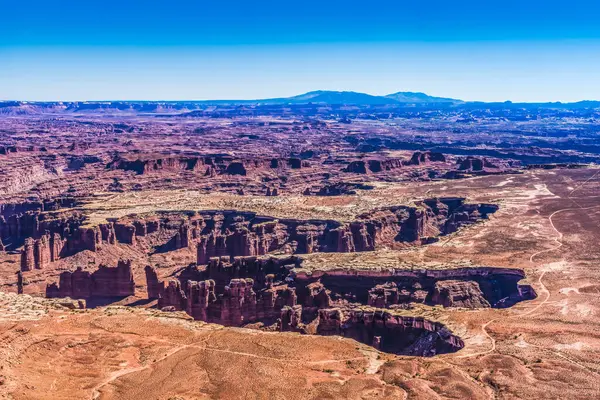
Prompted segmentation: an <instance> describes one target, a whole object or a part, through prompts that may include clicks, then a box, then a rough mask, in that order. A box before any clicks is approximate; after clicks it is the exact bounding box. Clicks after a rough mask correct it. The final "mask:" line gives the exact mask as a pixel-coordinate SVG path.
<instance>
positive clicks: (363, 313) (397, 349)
mask: <svg viewBox="0 0 600 400" xmlns="http://www.w3.org/2000/svg"><path fill="white" fill-rule="evenodd" d="M317 333H318V334H319V335H325V336H329V335H339V336H344V337H349V338H352V339H355V340H357V341H359V342H362V343H365V344H368V345H373V344H375V345H376V346H377V347H378V348H379V349H381V350H382V351H385V352H388V353H395V354H404V355H411V356H434V355H436V354H443V353H449V352H454V351H457V350H460V349H462V348H463V347H464V342H463V341H462V340H461V339H460V338H459V337H458V336H455V335H453V334H452V333H451V332H450V330H449V329H448V328H446V327H445V326H444V325H442V324H440V323H438V322H432V321H428V320H426V319H424V318H420V317H408V316H399V315H394V314H392V313H389V312H386V311H382V310H344V309H341V308H331V309H321V310H319V314H318V322H317Z"/></svg>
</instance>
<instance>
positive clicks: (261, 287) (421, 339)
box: [146, 255, 535, 356]
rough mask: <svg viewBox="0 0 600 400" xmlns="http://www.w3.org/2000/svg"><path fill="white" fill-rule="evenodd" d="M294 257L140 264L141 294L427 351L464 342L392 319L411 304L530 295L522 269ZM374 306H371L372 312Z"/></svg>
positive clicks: (395, 349) (202, 310) (228, 321)
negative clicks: (315, 267)
mask: <svg viewBox="0 0 600 400" xmlns="http://www.w3.org/2000/svg"><path fill="white" fill-rule="evenodd" d="M298 267H301V259H299V258H298V257H297V256H293V255H290V256H285V257H284V256H281V257H260V258H259V257H255V256H250V257H236V258H234V259H233V260H232V259H230V258H229V257H227V256H224V257H214V258H211V259H210V260H209V262H208V264H207V265H206V266H196V265H190V266H188V267H187V268H185V269H183V270H181V271H180V273H179V275H178V276H177V279H170V280H169V281H168V282H163V281H161V280H160V279H159V278H158V274H157V272H156V270H155V269H154V268H152V267H146V280H147V283H148V297H149V298H157V299H158V307H159V308H161V309H163V310H176V311H185V312H187V313H188V314H189V315H191V316H192V317H193V318H194V319H197V320H201V321H207V322H214V323H219V324H223V325H231V326H243V325H247V324H253V323H260V324H261V325H264V326H271V327H274V328H272V329H278V330H281V331H296V332H303V333H308V334H321V335H342V336H346V337H351V338H354V339H356V340H358V341H361V342H363V343H367V344H369V345H373V346H375V347H377V348H379V349H381V350H384V351H388V352H392V353H397V354H408V355H421V356H431V355H435V354H439V353H444V352H450V351H456V350H458V349H460V348H462V347H463V342H462V340H460V338H458V337H456V336H454V335H452V334H451V332H450V331H449V330H448V329H447V328H445V327H444V326H443V325H441V324H439V323H435V322H431V321H427V320H424V319H422V318H413V317H406V316H398V315H396V314H394V313H393V311H386V310H394V309H402V308H406V307H407V306H408V305H409V304H410V303H426V304H431V305H442V306H444V307H466V308H482V307H507V306H510V305H512V304H514V303H515V302H517V301H521V300H525V299H530V298H533V297H535V292H534V291H533V289H532V288H531V287H530V286H528V285H523V284H520V283H519V281H520V280H521V279H523V278H524V273H523V271H521V270H513V269H500V268H489V267H472V268H457V269H447V270H427V269H421V270H379V271H373V270H365V271H360V270H355V269H353V270H326V271H315V272H313V273H306V272H305V271H304V270H302V269H299V268H298ZM373 308H375V310H374V309H373Z"/></svg>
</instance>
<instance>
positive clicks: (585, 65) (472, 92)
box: [0, 0, 600, 101]
mask: <svg viewBox="0 0 600 400" xmlns="http://www.w3.org/2000/svg"><path fill="white" fill-rule="evenodd" d="M317 89H330V90H354V91H362V92H367V93H371V94H387V93H391V92H395V91H424V92H427V93H429V94H433V95H438V96H448V97H456V98H462V99H465V100H486V101H503V100H507V99H510V100H513V101H554V100H561V101H577V100H582V99H600V2H599V1H597V0H596V1H592V0H571V1H569V2H564V1H561V2H559V1H553V0H545V1H541V0H520V1H516V0H504V1H491V0H490V1H488V0H478V1H474V0H466V1H460V0H456V1H450V0H445V1H438V0H429V1H415V0H411V1H404V0H394V1H391V0H389V1H388V0H381V1H368V2H367V1H360V2H358V1H338V0H333V1H326V0H320V1H314V0H305V1H295V0H287V1H284V0H279V1H250V0H247V1H215V0H213V1H202V0H195V1H194V0H172V1H170V2H169V1H161V2H155V1H152V0H146V1H139V0H121V1H115V0H104V1H99V2H96V1H84V0H77V1H71V0H59V1H47V0H46V1H39V0H29V1H20V0H18V1H17V0H0V99H18V100H104V99H115V100H116V99H165V100H168V99H231V98H239V99H247V98H265V97H279V96H289V95H294V94H299V93H302V92H306V91H309V90H317Z"/></svg>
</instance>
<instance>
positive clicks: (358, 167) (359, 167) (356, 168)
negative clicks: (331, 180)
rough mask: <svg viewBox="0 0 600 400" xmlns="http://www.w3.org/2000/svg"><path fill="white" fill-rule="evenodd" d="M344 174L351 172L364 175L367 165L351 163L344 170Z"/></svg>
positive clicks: (362, 162) (359, 162)
mask: <svg viewBox="0 0 600 400" xmlns="http://www.w3.org/2000/svg"><path fill="white" fill-rule="evenodd" d="M345 171H346V172H351V173H353V174H366V173H367V164H366V162H364V161H352V162H351V163H350V164H348V166H347V167H346V168H345Z"/></svg>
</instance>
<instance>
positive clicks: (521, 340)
mask: <svg viewBox="0 0 600 400" xmlns="http://www.w3.org/2000/svg"><path fill="white" fill-rule="evenodd" d="M25 120H26V119H25ZM127 121H128V122H127V123H128V124H130V125H132V126H133V125H135V124H134V123H132V122H131V121H130V120H127ZM136 121H137V120H136ZM13 123H14V124H16V122H14V121H13ZM20 123H23V124H26V123H27V122H20ZM136 123H138V124H139V122H136ZM147 124H150V123H147ZM94 126H96V125H94ZM147 126H148V125H144V127H146V131H147V130H148V128H147ZM160 126H161V127H162V126H163V125H160ZM164 126H165V127H166V126H167V125H164ZM125 129H126V128H125ZM161 129H163V128H161ZM164 129H174V128H164ZM213 129H217V128H213ZM252 129H255V128H252ZM256 129H258V130H260V129H262V128H256ZM311 129H312V128H311ZM338 129H340V130H341V129H342V128H341V127H340V126H339V125H336V124H332V125H331V130H332V131H334V132H335V131H337V130H338ZM17 130H18V129H17ZM252 132H254V131H252ZM21 133H22V132H21ZM175 134H177V133H175ZM313 134H314V132H313ZM136 137H137V138H138V140H139V141H140V142H139V143H136V144H134V146H137V147H139V148H142V147H143V146H145V145H148V143H145V144H144V143H142V139H139V136H136ZM309 137H310V138H313V139H314V137H316V136H309ZM213 139H214V143H217V142H218V140H217V139H218V137H217V136H215V138H213ZM213 139H210V138H209V139H208V141H209V142H210V140H213ZM71 140H72V138H69V140H68V141H71ZM119 140H123V139H119ZM144 140H146V141H147V140H158V139H157V138H156V137H150V139H144ZM315 140H316V139H315ZM65 141H67V140H65ZM50 142H52V141H49V143H50ZM284 142H285V141H278V142H277V143H276V145H274V146H272V147H271V148H270V150H269V151H270V152H272V153H273V154H276V153H277V152H278V151H282V152H283V150H281V149H280V148H278V147H277V146H284ZM173 143H179V144H181V146H182V147H185V146H187V143H188V142H185V141H183V140H181V139H177V140H175V139H173V142H172V143H170V144H169V146H175V145H174V144H173ZM183 143H185V145H184V144H183ZM103 146H104V144H101V145H100V147H101V148H100V149H99V150H97V153H95V154H96V155H100V154H106V151H107V150H106V149H104V148H103ZM75 147H76V146H75ZM95 148H96V147H94V146H92V147H91V149H92V150H89V149H88V150H87V152H88V153H89V152H90V151H92V152H95V151H96V150H94V149H95ZM173 148H175V147H173ZM52 151H53V150H50V152H52ZM336 151H337V154H339V155H340V157H341V155H343V157H342V158H343V159H344V160H346V161H344V163H343V165H344V166H345V165H347V164H348V162H349V161H348V160H351V159H353V157H356V156H355V155H353V153H352V151H351V150H349V149H346V148H340V149H337V150H336ZM19 154H26V157H40V156H39V153H38V152H37V150H36V151H34V152H33V153H18V152H17V153H16V155H15V154H12V155H11V157H13V156H14V157H13V158H11V159H10V163H9V162H5V161H3V160H2V159H1V157H7V156H2V155H0V167H3V168H4V171H7V170H9V169H10V168H16V167H15V164H12V163H13V162H15V158H16V157H17V156H18V155H19ZM128 154H134V153H128ZM411 155H412V152H404V151H403V152H399V153H393V154H392V153H386V155H385V156H386V157H387V159H389V158H391V157H400V158H403V159H406V160H407V159H409V158H410V157H411ZM239 156H240V155H239V154H237V155H234V157H232V159H233V160H236V159H239V158H240V157H239ZM41 157H42V158H43V157H45V156H41ZM99 157H100V156H99ZM144 157H146V159H147V158H148V157H149V156H148V155H147V154H145V155H144ZM152 157H154V158H156V157H155V156H154V155H153V156H152ZM178 157H182V156H181V155H178ZM185 157H188V155H186V156H185ZM254 157H255V158H256V157H257V156H256V155H255V156H254ZM80 158H81V156H80ZM134 158H135V157H134ZM249 158H250V159H251V158H252V157H249ZM105 161H106V160H105ZM321 161H322V159H321ZM321 161H320V162H321ZM454 161H455V160H454V159H453V158H451V157H447V158H446V161H445V162H443V163H442V164H439V166H435V165H436V164H435V163H433V162H429V161H427V162H425V163H423V164H421V165H407V166H406V167H405V168H403V169H401V170H402V171H403V172H401V173H400V172H399V173H398V174H394V173H393V172H386V173H385V176H384V177H383V178H382V177H381V175H377V174H371V173H369V174H359V175H357V176H356V175H354V174H352V173H350V171H349V169H345V170H344V172H342V173H339V168H337V167H336V169H335V171H336V172H332V171H334V169H330V168H331V167H330V164H328V163H327V162H323V164H322V166H319V167H317V166H315V165H316V162H315V161H312V162H313V165H312V166H311V167H310V169H311V170H310V171H309V172H306V169H308V167H307V168H306V169H305V168H302V169H300V170H297V171H296V170H294V171H291V172H290V171H287V172H286V174H288V175H287V176H286V177H284V178H283V179H282V177H281V175H282V174H281V171H279V176H278V177H276V176H277V174H271V172H269V174H271V175H270V176H269V179H271V178H272V180H269V179H267V180H265V179H259V178H257V176H259V177H261V178H264V177H265V174H267V172H264V170H263V169H260V170H259V171H258V172H256V174H257V175H253V173H251V172H250V167H249V166H248V165H249V162H248V161H244V162H243V164H244V166H245V167H246V168H247V169H248V175H240V176H237V175H236V176H234V177H232V176H228V175H220V174H217V175H216V177H215V179H214V180H212V181H210V182H207V181H206V178H200V177H198V176H196V175H194V178H193V179H197V180H198V182H201V183H197V182H196V181H194V182H192V181H190V180H186V178H185V177H183V175H182V174H184V173H181V172H173V171H172V170H170V171H167V172H165V173H164V174H162V175H160V176H159V175H152V174H151V173H148V174H146V172H144V173H142V174H139V175H138V174H135V173H131V171H129V172H127V173H124V172H123V170H122V169H119V168H116V169H111V168H108V167H106V168H105V165H107V164H108V162H104V164H102V166H101V167H100V166H94V165H91V166H89V165H88V166H84V167H83V168H82V169H76V170H75V169H73V170H69V169H68V168H67V169H66V170H65V172H64V177H62V178H61V177H50V176H47V175H45V174H47V173H48V172H44V173H43V174H38V173H37V172H35V171H34V172H33V173H32V175H31V176H30V177H29V178H26V177H24V175H19V174H16V175H14V174H13V175H10V176H11V179H12V181H11V182H13V183H12V184H11V186H7V187H6V192H5V193H4V200H3V202H4V203H5V204H9V203H11V204H12V203H18V202H26V201H29V199H28V197H29V198H31V196H32V194H35V195H36V196H39V197H38V198H52V197H56V196H58V195H59V194H61V193H62V194H64V191H65V190H66V188H68V187H69V185H71V186H72V187H74V188H75V189H72V191H73V190H74V191H76V192H80V193H79V199H80V203H79V204H78V205H77V206H74V207H73V208H74V209H77V212H81V213H83V214H84V215H85V219H84V220H83V224H82V225H81V227H87V226H97V225H99V224H103V223H106V222H107V221H109V220H116V219H119V218H126V217H128V216H131V215H154V214H156V213H164V212H168V213H183V212H185V211H190V210H194V211H201V210H241V211H245V212H254V213H257V214H260V215H263V216H269V217H273V218H278V219H286V218H295V219H302V220H313V219H322V220H327V221H333V222H335V223H351V222H352V221H355V220H356V218H357V217H358V216H360V215H363V214H365V213H369V212H373V211H374V210H380V209H385V208H386V207H391V206H397V205H406V206H413V205H414V204H419V202H420V201H422V200H424V199H430V198H435V199H437V198H455V197H460V198H464V199H466V201H467V202H469V203H473V204H493V205H497V206H498V210H497V211H496V212H494V213H493V214H490V215H489V217H488V218H486V219H482V220H479V221H477V222H475V223H472V224H469V225H465V226H463V227H461V228H460V229H458V230H456V231H454V232H449V233H448V234H444V235H440V236H439V237H438V238H437V240H435V241H431V242H427V243H425V242H424V243H419V244H415V243H394V244H393V245H385V246H381V247H378V248H376V249H375V250H374V251H356V252H352V251H350V252H333V251H314V252H307V253H309V254H300V253H299V254H297V257H298V258H299V259H300V260H301V267H302V269H303V270H307V271H315V270H321V271H328V270H340V269H349V270H355V271H363V272H364V271H369V270H373V271H378V270H382V269H383V270H386V269H393V270H404V271H412V270H415V269H419V268H421V269H422V268H426V269H428V270H450V269H455V268H469V267H477V266H485V267H490V268H499V269H502V268H507V269H513V268H517V269H520V270H522V271H524V274H525V278H524V279H523V281H522V283H525V284H528V285H531V287H532V288H533V290H534V291H535V293H536V294H537V296H536V297H535V298H534V299H532V300H524V301H519V302H517V303H516V304H514V305H512V306H510V307H506V308H493V307H485V308H464V307H443V306H441V305H431V304H426V303H420V304H411V305H410V307H408V308H406V309H402V310H398V312H399V313H400V314H407V315H411V316H416V317H423V318H425V319H427V320H430V321H436V322H439V323H441V324H443V325H444V326H445V327H447V328H448V329H449V330H450V331H451V332H452V333H453V334H454V335H456V336H458V337H460V339H462V340H463V341H464V347H463V348H461V349H460V350H458V351H455V352H449V353H446V354H438V355H435V356H433V357H415V356H402V355H396V354H391V353H385V352H382V351H379V350H377V349H376V348H375V347H373V346H370V345H368V344H364V343H360V342H358V341H356V340H353V339H351V338H345V337H340V336H320V335H312V334H310V335H307V334H300V333H297V332H274V331H269V330H265V329H263V330H260V329H250V328H249V327H230V326H222V325H219V324H214V323H207V322H202V321H194V319H193V318H192V317H190V315H188V314H186V313H185V312H183V311H168V310H166V309H165V310H162V311H161V310H159V309H158V308H157V305H156V301H155V300H152V299H148V296H147V293H146V292H147V290H149V288H148V287H147V285H146V280H145V279H146V276H145V274H144V267H145V266H146V265H157V266H161V267H160V268H157V271H158V275H159V277H160V278H161V279H163V278H164V279H168V278H172V277H174V276H176V275H177V274H178V273H180V272H181V271H182V268H184V267H185V266H187V265H188V264H190V263H192V264H193V263H195V262H196V259H197V254H196V252H195V251H192V250H190V249H189V248H185V247H184V248H177V249H172V250H169V251H164V252H163V251H150V250H149V249H151V248H152V247H153V246H155V244H156V243H153V242H151V239H150V237H148V238H138V241H137V244H135V245H131V244H126V243H123V242H117V243H114V244H112V245H107V244H103V245H102V246H101V247H99V248H98V249H95V251H90V250H83V251H78V252H76V253H74V254H70V255H69V256H66V257H64V258H61V259H60V260H56V261H54V262H52V263H50V266H49V267H45V268H42V269H32V270H31V271H26V272H23V277H24V280H25V285H24V287H23V289H24V294H17V293H16V292H17V287H18V285H17V277H16V274H15V273H16V272H17V270H19V269H20V268H21V264H20V263H21V260H22V257H23V255H22V246H20V245H19V246H18V247H15V248H12V249H11V248H9V246H10V244H9V242H8V241H7V242H6V243H5V244H7V251H6V252H4V253H2V254H1V256H0V342H1V343H2V346H0V396H1V397H2V398H7V399H92V400H93V399H144V400H149V399H161V400H168V399H169V400H176V399H177V400H179V399H181V400H183V399H186V400H191V399H527V398H529V399H531V398H534V399H564V398H569V399H592V398H600V379H599V378H600V361H599V360H600V334H599V333H598V332H599V331H600V330H599V327H600V246H599V243H600V169H599V168H597V167H596V166H595V165H593V164H592V165H587V166H583V167H578V168H567V167H566V166H563V167H560V166H559V167H554V166H553V167H552V168H520V167H514V168H513V167H512V166H510V168H509V166H504V167H506V168H504V167H503V168H501V170H499V171H496V170H494V171H492V173H486V174H479V173H475V172H474V171H470V172H472V173H471V174H467V176H462V177H460V178H459V179H446V178H442V177H441V175H439V174H438V176H436V177H433V178H431V179H430V178H427V176H429V175H431V174H430V173H428V172H427V170H428V169H431V168H433V169H437V170H438V171H440V170H441V171H442V172H444V173H446V172H448V171H449V170H452V169H453V168H454V166H453V165H454ZM54 162H56V159H53V160H50V161H48V160H46V161H45V163H46V166H48V164H49V163H50V164H52V163H54ZM186 162H187V161H186ZM458 162H460V160H459V161H458ZM43 163H44V161H42V164H43ZM250 164H251V163H250ZM253 165H254V164H253ZM319 165H321V164H319ZM432 165H433V167H432ZM19 168H20V167H19ZM127 168H129V167H127ZM227 168H229V167H227ZM260 168H263V167H260ZM344 168H345V167H344ZM315 170H316V171H315ZM323 172H325V173H326V175H325V176H324V175H321V174H322V173H323ZM328 172H329V173H331V174H334V175H335V174H338V175H335V176H333V175H328V174H327V173H328ZM185 173H188V172H185ZM88 174H89V176H97V177H98V178H97V179H96V180H95V181H94V180H93V179H88V178H87V175H88ZM201 175H202V176H205V175H204V171H202V174H201ZM316 175H318V177H316ZM114 178H118V179H117V180H119V181H120V182H121V184H123V185H124V186H125V188H124V189H123V190H115V191H109V190H107V185H110V184H111V182H112V183H114ZM334 178H335V179H334ZM19 179H20V181H19ZM177 179H181V180H182V182H188V183H187V184H185V183H183V184H181V185H180V184H178V183H177ZM276 179H277V180H276ZM163 180H164V181H163ZM357 180H358V181H359V182H358V183H360V185H363V186H358V187H356V186H353V192H352V193H334V194H333V195H322V196H316V195H308V193H304V194H303V192H304V191H305V187H307V186H311V185H312V186H315V185H316V186H323V187H324V186H328V185H330V184H332V182H333V181H335V182H333V184H335V185H338V186H339V183H340V182H342V183H346V184H347V183H357ZM136 181H141V182H147V183H144V187H142V188H136V189H135V190H132V189H131V187H132V185H134V184H135V182H136ZM264 182H271V183H268V184H267V186H268V187H272V186H273V187H278V188H279V189H280V190H281V194H279V195H277V196H266V195H265V194H264V193H263V192H264V190H265V189H266V186H265V185H264ZM272 182H276V184H272ZM294 182H296V183H295V184H294ZM298 182H304V184H298ZM169 185H173V187H170V186H169ZM130 186H131V187H130ZM365 186H366V187H365ZM241 187H243V188H245V189H244V192H245V193H239V191H238V189H239V188H241ZM282 188H284V189H283V190H282ZM23 204H24V203H23ZM62 210H66V211H67V212H68V211H69V208H68V207H64V208H63V209H62ZM152 240H154V239H152ZM120 259H128V260H131V265H132V276H133V280H134V281H135V293H134V294H133V295H131V296H126V297H123V298H120V299H118V300H115V301H113V302H110V303H103V304H97V305H95V304H94V302H93V299H89V300H88V307H87V308H80V307H79V305H77V302H76V301H72V300H64V299H50V298H44V290H45V289H46V286H47V285H48V284H49V283H53V282H57V280H58V279H59V275H60V273H61V272H64V271H72V270H73V269H74V268H75V267H77V266H83V267H84V268H88V267H89V266H96V265H99V264H103V263H105V264H107V265H116V264H117V262H118V261H119V260H120ZM90 268H91V267H90ZM360 273H362V272H360ZM360 273H359V274H360Z"/></svg>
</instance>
